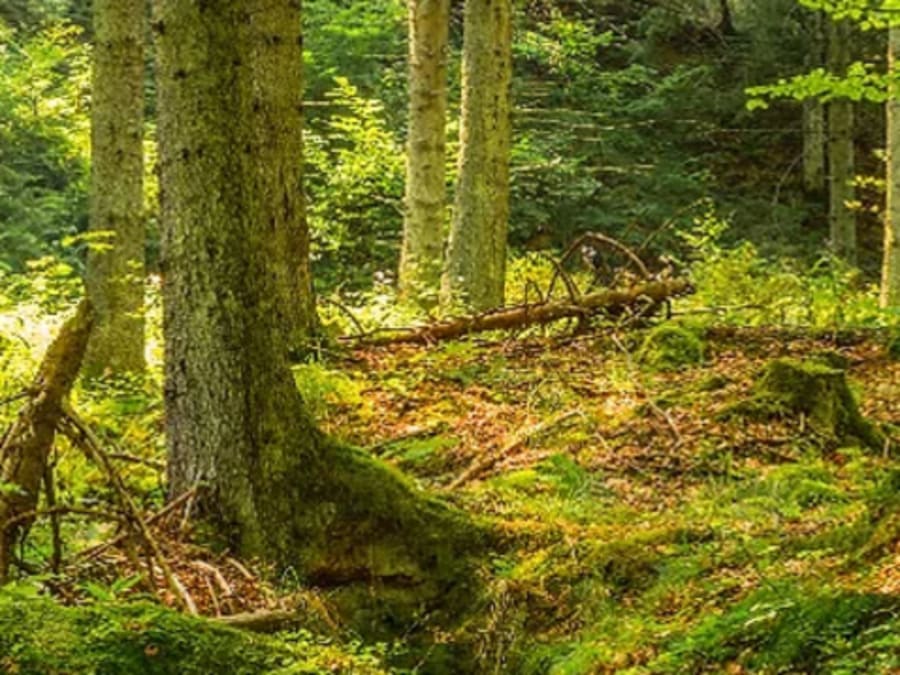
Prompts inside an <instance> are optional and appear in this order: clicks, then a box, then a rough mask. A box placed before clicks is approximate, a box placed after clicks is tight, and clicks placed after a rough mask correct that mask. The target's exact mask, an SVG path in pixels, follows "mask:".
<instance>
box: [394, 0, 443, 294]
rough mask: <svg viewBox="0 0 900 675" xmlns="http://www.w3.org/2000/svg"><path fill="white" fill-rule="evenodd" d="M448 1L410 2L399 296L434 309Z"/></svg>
mask: <svg viewBox="0 0 900 675" xmlns="http://www.w3.org/2000/svg"><path fill="white" fill-rule="evenodd" d="M449 23H450V2H449V0H409V137H408V139H407V144H406V198H405V201H406V211H405V214H404V221H403V247H402V250H401V256H400V273H399V283H400V291H401V293H402V294H404V295H405V296H407V297H412V296H414V297H415V298H416V299H418V300H419V301H420V302H423V304H425V305H433V304H435V302H436V300H437V293H438V290H439V287H440V279H441V264H442V254H443V247H444V200H445V198H446V185H445V180H446V177H445V171H444V155H445V147H446V137H445V135H446V116H447V33H448V31H449Z"/></svg>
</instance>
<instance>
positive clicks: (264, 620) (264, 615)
mask: <svg viewBox="0 0 900 675" xmlns="http://www.w3.org/2000/svg"><path fill="white" fill-rule="evenodd" d="M215 620H216V621H217V622H219V623H222V624H225V625H226V626H230V627H232V628H240V629H241V630H249V631H252V632H254V633H277V632H279V631H283V630H288V629H290V628H296V627H297V626H299V625H301V624H302V623H303V618H302V617H301V615H300V614H298V613H297V612H293V611H290V610H285V609H274V610H263V611H259V612H245V613H243V614H231V615H229V616H219V617H216V619H215Z"/></svg>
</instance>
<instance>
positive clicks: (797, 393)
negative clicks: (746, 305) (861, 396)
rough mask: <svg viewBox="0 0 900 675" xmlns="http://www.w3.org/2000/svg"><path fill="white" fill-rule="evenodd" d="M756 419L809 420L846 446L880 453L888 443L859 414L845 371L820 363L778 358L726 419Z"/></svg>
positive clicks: (815, 426)
mask: <svg viewBox="0 0 900 675" xmlns="http://www.w3.org/2000/svg"><path fill="white" fill-rule="evenodd" d="M734 414H738V415H743V416H746V417H749V418H754V419H768V418H771V417H780V416H791V415H805V416H806V417H807V419H808V421H809V425H810V427H811V428H812V429H813V430H814V431H816V432H817V433H819V434H821V435H822V436H825V437H826V438H828V439H830V440H831V441H833V442H836V443H838V444H842V445H855V444H861V445H863V446H865V447H869V448H871V449H875V450H881V449H882V448H883V447H884V438H883V436H882V435H881V434H880V433H879V432H878V430H877V429H876V428H875V426H874V425H873V424H872V423H871V422H869V421H868V420H866V419H865V418H864V417H863V416H862V415H861V414H860V412H859V407H858V406H857V404H856V400H855V399H854V398H853V393H852V392H851V391H850V386H849V385H848V383H847V376H846V374H845V373H844V371H843V370H841V369H838V368H834V367H832V366H830V365H827V364H826V363H824V362H823V361H821V360H819V359H813V360H809V361H798V360H796V359H776V360H775V361H772V362H771V363H769V364H768V365H767V366H766V368H765V370H764V371H763V373H762V375H761V376H760V378H759V379H758V380H757V381H756V383H755V384H754V387H753V396H752V397H751V398H750V399H748V400H746V401H743V402H741V403H739V404H737V405H736V406H733V407H732V408H731V409H730V410H729V411H727V415H728V416H731V415H734Z"/></svg>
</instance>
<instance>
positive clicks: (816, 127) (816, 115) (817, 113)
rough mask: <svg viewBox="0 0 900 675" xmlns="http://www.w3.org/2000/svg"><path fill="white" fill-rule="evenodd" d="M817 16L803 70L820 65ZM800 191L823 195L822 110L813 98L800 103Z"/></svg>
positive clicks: (812, 18) (812, 15)
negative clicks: (801, 147)
mask: <svg viewBox="0 0 900 675" xmlns="http://www.w3.org/2000/svg"><path fill="white" fill-rule="evenodd" d="M822 21H823V16H822V14H821V12H815V13H812V12H811V13H810V14H809V21H808V25H809V29H810V50H809V53H808V54H807V59H806V67H807V69H809V70H814V69H816V68H821V67H822V66H823V65H824V58H823V57H824V53H823V52H824V44H825V40H824V37H823V34H822ZM803 189H804V190H805V191H806V193H807V194H808V195H814V196H815V195H824V194H825V106H824V105H823V104H822V102H821V101H819V100H818V99H815V98H808V99H806V100H805V101H804V102H803Z"/></svg>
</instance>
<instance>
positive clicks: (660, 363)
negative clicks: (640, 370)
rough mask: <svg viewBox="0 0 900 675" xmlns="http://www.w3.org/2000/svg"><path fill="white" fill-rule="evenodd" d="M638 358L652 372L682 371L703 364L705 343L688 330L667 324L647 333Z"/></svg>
mask: <svg viewBox="0 0 900 675" xmlns="http://www.w3.org/2000/svg"><path fill="white" fill-rule="evenodd" d="M637 356H638V360H639V361H640V362H641V363H642V364H643V365H644V366H646V367H647V368H650V369H651V370H659V371H673V370H681V369H682V368H686V367H688V366H693V365H697V364H699V363H702V362H703V341H702V340H701V339H700V338H699V337H698V336H697V334H696V333H694V332H692V331H690V330H688V329H686V328H683V327H681V326H673V325H670V324H666V325H663V326H658V327H657V328H654V329H653V330H651V331H650V332H649V333H647V336H646V337H645V338H644V341H643V343H642V344H641V348H640V350H639V351H638V354H637Z"/></svg>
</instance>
